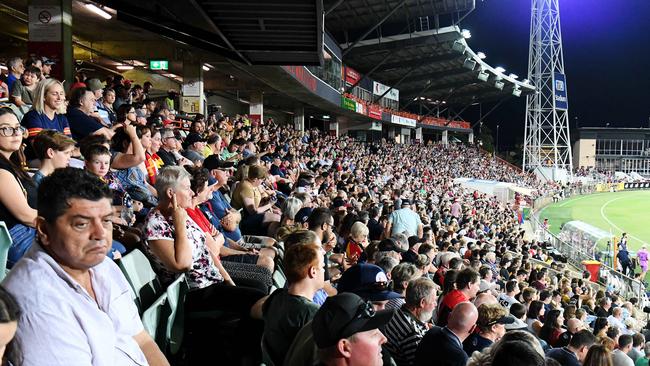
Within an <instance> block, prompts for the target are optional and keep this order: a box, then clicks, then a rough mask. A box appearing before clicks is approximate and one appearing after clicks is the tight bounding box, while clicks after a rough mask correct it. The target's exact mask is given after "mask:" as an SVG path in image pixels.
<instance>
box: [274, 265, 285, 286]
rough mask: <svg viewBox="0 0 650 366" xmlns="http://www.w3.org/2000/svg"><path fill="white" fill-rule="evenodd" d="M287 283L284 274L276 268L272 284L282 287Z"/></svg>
mask: <svg viewBox="0 0 650 366" xmlns="http://www.w3.org/2000/svg"><path fill="white" fill-rule="evenodd" d="M286 283H287V277H286V276H285V275H284V272H282V271H281V270H280V269H276V270H275V272H273V285H274V286H275V287H276V288H284V285H285V284H286Z"/></svg>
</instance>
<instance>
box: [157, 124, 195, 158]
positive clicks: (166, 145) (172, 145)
mask: <svg viewBox="0 0 650 366" xmlns="http://www.w3.org/2000/svg"><path fill="white" fill-rule="evenodd" d="M160 141H161V143H162V145H161V146H160V150H158V156H160V158H161V159H162V161H163V165H164V166H174V165H189V164H192V162H191V161H189V160H187V159H186V158H184V157H183V156H182V155H181V154H180V153H179V152H178V140H177V138H176V135H175V134H174V130H173V129H171V128H162V129H160Z"/></svg>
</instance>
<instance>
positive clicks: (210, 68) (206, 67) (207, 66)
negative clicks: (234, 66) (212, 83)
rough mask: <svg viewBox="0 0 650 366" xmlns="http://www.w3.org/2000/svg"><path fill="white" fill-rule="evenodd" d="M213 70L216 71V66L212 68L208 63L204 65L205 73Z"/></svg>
mask: <svg viewBox="0 0 650 366" xmlns="http://www.w3.org/2000/svg"><path fill="white" fill-rule="evenodd" d="M212 69H214V66H212V65H210V64H207V63H206V64H203V71H210V70H212Z"/></svg>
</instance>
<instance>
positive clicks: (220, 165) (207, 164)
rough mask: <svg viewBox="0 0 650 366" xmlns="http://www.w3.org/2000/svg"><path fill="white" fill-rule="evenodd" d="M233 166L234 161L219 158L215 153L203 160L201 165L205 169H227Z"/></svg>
mask: <svg viewBox="0 0 650 366" xmlns="http://www.w3.org/2000/svg"><path fill="white" fill-rule="evenodd" d="M233 166H235V163H234V162H232V161H224V160H221V158H220V157H219V156H218V155H216V154H212V155H210V156H208V157H207V158H205V160H203V167H204V168H205V169H207V170H212V169H227V168H232V167H233Z"/></svg>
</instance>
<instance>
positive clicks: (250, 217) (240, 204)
mask: <svg viewBox="0 0 650 366" xmlns="http://www.w3.org/2000/svg"><path fill="white" fill-rule="evenodd" d="M266 177H267V171H266V168H264V167H262V166H259V165H255V166H252V167H250V168H249V169H248V177H247V178H246V179H245V180H243V181H241V182H239V184H238V185H237V187H236V188H235V190H234V191H233V193H232V202H231V204H232V206H233V207H234V208H236V209H242V221H241V223H240V228H241V230H242V232H243V233H244V234H252V235H266V234H267V233H269V232H274V231H275V230H277V227H278V225H279V224H280V213H281V212H280V209H279V208H277V207H275V206H274V205H275V201H274V200H271V201H269V203H267V204H265V205H261V204H260V203H261V200H262V196H261V193H260V191H259V186H260V184H261V183H262V180H264V179H265V178H266Z"/></svg>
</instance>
